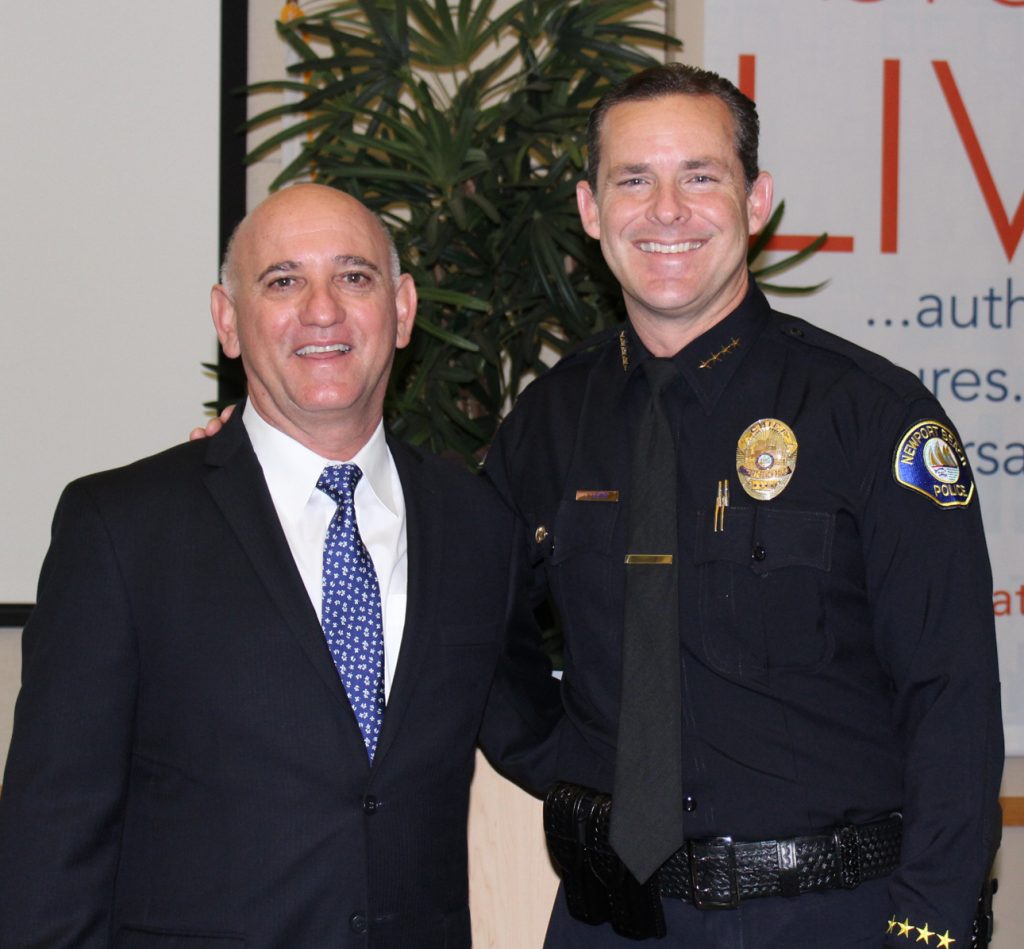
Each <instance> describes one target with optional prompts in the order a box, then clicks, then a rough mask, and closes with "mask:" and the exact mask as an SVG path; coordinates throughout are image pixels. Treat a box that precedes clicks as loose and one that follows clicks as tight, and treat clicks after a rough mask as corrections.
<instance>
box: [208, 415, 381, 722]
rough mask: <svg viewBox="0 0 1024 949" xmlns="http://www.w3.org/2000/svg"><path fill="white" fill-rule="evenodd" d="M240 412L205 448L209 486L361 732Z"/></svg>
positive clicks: (311, 657)
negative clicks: (293, 557) (332, 660)
mask: <svg viewBox="0 0 1024 949" xmlns="http://www.w3.org/2000/svg"><path fill="white" fill-rule="evenodd" d="M241 416H242V412H241V409H240V408H239V410H236V411H235V413H234V415H233V416H232V417H231V420H230V421H229V422H228V423H227V425H226V426H225V427H224V430H223V431H222V432H221V433H220V435H218V436H217V437H216V438H213V439H211V440H210V444H209V447H208V448H207V453H206V463H207V465H209V472H208V473H207V476H206V486H207V489H208V490H209V492H210V494H211V495H212V496H213V499H214V501H215V502H216V503H217V506H218V507H219V508H220V510H221V512H222V513H223V515H224V517H225V519H226V520H227V522H228V524H229V525H230V526H231V529H232V530H233V531H234V533H235V535H236V536H237V537H238V540H239V543H240V544H241V545H242V549H243V550H244V551H245V554H246V556H247V557H248V558H249V561H250V562H251V563H252V565H253V568H254V569H255V571H256V573H257V575H258V576H259V578H260V580H261V581H262V582H263V585H264V586H265V587H266V589H267V591H268V593H269V594H270V597H271V599H272V600H273V601H274V604H275V605H276V607H277V609H278V611H279V612H280V614H281V616H282V618H283V619H284V621H285V624H286V626H287V628H288V629H289V630H290V631H291V633H292V635H294V636H295V638H296V639H297V640H298V643H299V646H300V647H301V648H302V650H303V651H304V652H305V653H306V655H307V656H308V658H309V661H310V662H311V663H312V664H313V668H314V669H315V670H316V673H317V675H319V676H320V678H321V679H323V681H324V684H325V685H326V686H327V687H328V688H329V689H330V690H331V691H332V692H333V693H335V695H337V697H338V699H339V700H340V701H341V702H342V703H343V704H344V707H345V709H346V710H347V712H348V714H349V715H350V716H352V723H353V726H355V727H356V730H357V732H358V726H357V725H356V721H355V716H354V715H353V713H352V708H351V706H350V705H349V701H348V696H347V695H346V694H345V688H344V686H343V685H342V684H341V681H340V679H339V678H338V673H337V670H336V669H335V667H334V664H333V663H332V662H331V657H330V655H329V653H328V652H327V647H326V644H325V642H324V635H323V630H322V628H321V626H320V621H319V619H318V618H317V616H316V612H315V611H314V609H313V605H312V604H311V603H310V602H309V596H308V595H307V594H306V588H305V587H304V586H303V583H302V578H301V577H300V576H299V571H298V568H297V567H296V566H295V561H294V560H293V559H292V555H291V551H290V550H289V548H288V541H287V540H286V539H285V536H284V531H282V530H281V524H280V521H279V520H278V518H277V512H276V511H275V509H274V502H273V501H272V500H271V498H270V492H269V491H268V490H267V485H266V482H265V481H264V479H263V471H262V469H261V468H260V464H259V461H257V459H256V455H255V453H254V452H253V450H252V446H251V444H250V443H249V438H248V436H247V435H246V433H245V427H244V426H243V425H242V419H241ZM361 741H362V739H360V742H361Z"/></svg>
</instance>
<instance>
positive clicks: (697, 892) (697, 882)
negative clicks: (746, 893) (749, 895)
mask: <svg viewBox="0 0 1024 949" xmlns="http://www.w3.org/2000/svg"><path fill="white" fill-rule="evenodd" d="M701 851H702V852H701ZM723 856H724V857H725V866H724V869H723V870H722V871H721V872H722V873H723V874H724V875H725V876H726V877H727V878H728V879H727V882H728V885H729V889H728V895H726V896H724V897H722V896H721V894H720V892H716V889H715V886H714V880H713V878H712V885H711V886H705V885H703V880H704V879H706V878H707V876H708V874H706V873H704V872H703V871H704V866H705V865H706V864H707V863H708V862H710V861H711V860H713V859H715V858H717V857H723ZM686 858H687V859H686V862H687V863H688V864H689V869H690V888H691V889H692V891H693V905H694V906H695V907H697V909H736V907H737V906H739V905H740V888H739V882H738V881H737V879H736V850H735V848H734V846H733V841H732V837H704V838H701V839H699V840H688V841H687V842H686ZM712 873H714V871H712Z"/></svg>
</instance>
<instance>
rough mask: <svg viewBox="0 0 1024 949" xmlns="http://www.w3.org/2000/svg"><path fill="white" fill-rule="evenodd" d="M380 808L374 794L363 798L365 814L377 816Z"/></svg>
mask: <svg viewBox="0 0 1024 949" xmlns="http://www.w3.org/2000/svg"><path fill="white" fill-rule="evenodd" d="M378 807H380V802H379V801H378V800H377V798H375V797H374V796H373V795H372V794H367V795H366V797H364V798H363V813H364V814H375V813H376V812H377V808H378Z"/></svg>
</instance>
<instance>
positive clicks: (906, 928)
mask: <svg viewBox="0 0 1024 949" xmlns="http://www.w3.org/2000/svg"><path fill="white" fill-rule="evenodd" d="M896 925H897V926H899V927H900V931H899V932H898V933H896V935H897V936H907V937H909V936H910V930H912V929H913V928H914V927H913V926H911V925H910V917H909V916H908V917H907V918H906V919H904V920H903V922H902V923H897V924H896Z"/></svg>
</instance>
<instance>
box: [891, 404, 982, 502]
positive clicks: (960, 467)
mask: <svg viewBox="0 0 1024 949" xmlns="http://www.w3.org/2000/svg"><path fill="white" fill-rule="evenodd" d="M892 473H893V477H895V479H896V481H897V482H898V483H899V484H902V485H903V487H905V488H909V489H910V490H911V491H917V492H918V493H919V494H923V495H924V496H925V497H928V498H931V499H932V500H933V501H934V502H935V503H936V504H938V506H939V507H966V506H967V505H968V504H970V503H971V498H973V497H974V479H973V478H972V477H971V468H970V465H969V464H968V463H967V455H966V454H965V452H964V448H963V445H961V444H960V439H959V438H957V437H956V433H955V432H953V431H952V429H950V428H949V427H948V426H946V425H943V424H942V422H936V421H934V420H933V419H925V420H923V421H920V422H915V423H914V424H913V425H911V426H910V428H909V429H907V431H906V433H905V434H904V435H903V437H902V438H901V439H900V440H899V441H898V442H897V444H896V454H895V455H894V457H893V462H892Z"/></svg>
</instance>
